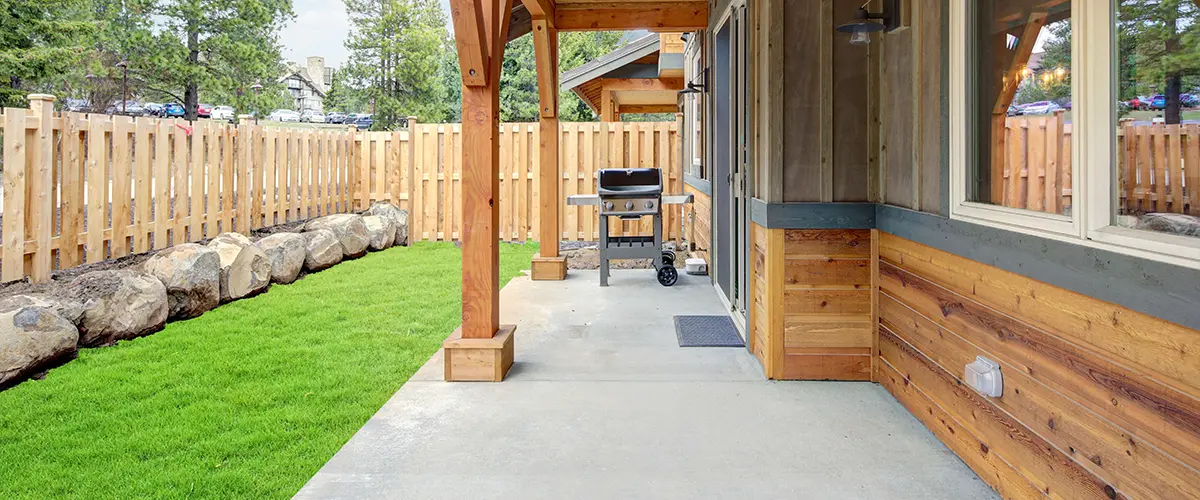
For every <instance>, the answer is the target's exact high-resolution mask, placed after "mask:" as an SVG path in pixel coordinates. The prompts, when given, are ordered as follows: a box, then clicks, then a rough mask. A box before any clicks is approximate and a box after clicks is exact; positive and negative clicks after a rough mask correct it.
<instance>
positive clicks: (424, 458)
mask: <svg viewBox="0 0 1200 500" xmlns="http://www.w3.org/2000/svg"><path fill="white" fill-rule="evenodd" d="M571 273H572V274H571V276H570V278H569V279H568V280H567V281H565V282H537V283H535V282H532V281H530V280H529V279H528V278H518V279H515V280H513V281H512V282H511V283H510V284H509V285H508V286H507V287H506V288H505V289H504V290H503V292H502V293H501V302H502V308H503V309H502V311H503V314H502V319H503V322H505V323H516V324H518V325H519V327H518V328H517V337H516V357H517V364H516V365H514V366H513V369H512V371H511V372H510V375H509V378H508V380H506V381H505V382H503V383H500V384H467V383H460V384H448V383H444V382H442V381H441V374H442V358H441V355H440V354H439V355H437V356H434V357H433V359H431V360H430V361H429V362H428V363H427V364H426V365H425V366H424V368H422V369H421V370H420V371H419V372H418V373H417V375H415V376H414V377H413V379H412V380H410V381H409V382H408V383H407V384H405V385H404V387H403V388H401V389H400V391H399V392H397V393H396V395H395V396H393V397H392V399H391V400H390V401H388V403H387V404H386V405H385V406H384V407H383V408H382V409H380V410H379V412H378V413H377V414H376V415H375V416H374V417H372V418H371V420H370V421H369V422H367V424H366V425H365V426H363V428H362V429H361V430H359V431H358V433H357V434H356V435H355V436H354V437H353V438H352V439H351V440H350V442H348V443H347V444H346V445H345V446H344V447H343V448H342V449H341V451H339V452H338V453H337V455H336V456H334V457H333V459H332V460H330V461H329V463H327V464H325V466H324V467H323V468H322V469H321V471H320V472H319V473H318V474H317V475H316V476H314V477H313V478H312V479H311V480H310V481H309V482H308V484H307V485H306V486H305V487H304V489H303V490H301V491H300V492H299V493H298V494H297V498H405V499H410V498H421V499H425V498H447V499H467V498H470V499H483V498H522V499H525V498H547V499H564V498H571V499H578V498H653V499H667V498H689V499H690V498H738V499H742V498H839V499H844V498H872V499H883V498H913V499H917V498H920V499H936V498H946V499H964V498H971V499H975V498H994V497H995V495H994V494H993V493H992V491H991V490H990V489H989V488H988V487H987V486H986V485H985V484H984V483H983V482H982V481H980V480H979V479H978V478H977V477H976V476H975V474H973V473H972V472H971V470H970V469H968V468H967V467H966V466H965V465H964V464H963V463H962V462H961V461H959V459H958V458H957V457H955V456H954V455H953V454H952V453H950V452H949V451H948V450H947V449H946V448H945V447H944V446H942V445H941V444H940V443H939V442H938V441H937V440H936V439H935V438H934V437H933V435H932V434H930V433H929V431H927V430H926V429H925V428H924V427H922V426H921V424H920V423H919V422H918V421H917V420H916V419H915V418H913V417H912V416H911V415H909V414H908V412H907V411H905V409H904V408H903V407H901V406H900V404H899V403H897V402H896V401H895V400H894V399H893V398H892V397H891V396H890V395H888V393H887V392H886V391H884V390H883V389H882V388H881V387H880V386H878V385H875V384H869V383H835V382H768V381H766V380H764V379H763V376H762V369H761V368H760V367H759V366H758V362H757V361H756V360H755V359H754V358H753V357H752V356H751V355H750V354H749V353H748V352H747V351H746V350H744V349H738V348H723V349H722V348H689V349H683V348H680V347H678V346H677V344H676V339H675V331H674V326H673V323H672V315H675V314H721V313H722V310H723V308H722V306H721V304H720V301H719V299H718V298H717V295H716V293H715V292H714V291H713V288H712V286H711V285H710V284H709V282H708V280H707V278H698V277H691V276H684V277H681V279H680V283H679V284H677V285H676V286H675V287H673V288H662V287H660V286H659V285H658V284H657V282H655V281H654V278H653V275H652V273H651V272H650V271H646V270H641V271H615V272H614V275H613V279H612V281H611V284H612V286H610V287H608V288H600V287H599V286H598V285H597V283H598V274H597V273H596V272H595V271H593V272H587V271H572V272H571Z"/></svg>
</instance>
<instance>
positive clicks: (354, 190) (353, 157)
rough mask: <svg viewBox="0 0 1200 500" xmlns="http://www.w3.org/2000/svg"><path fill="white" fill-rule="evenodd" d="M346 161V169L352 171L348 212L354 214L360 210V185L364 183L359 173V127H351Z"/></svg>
mask: <svg viewBox="0 0 1200 500" xmlns="http://www.w3.org/2000/svg"><path fill="white" fill-rule="evenodd" d="M346 159H347V160H348V161H347V162H346V167H347V169H348V170H349V171H350V181H349V184H350V185H349V186H347V188H348V191H349V193H348V197H349V199H350V202H349V203H348V204H347V205H349V207H350V208H349V210H347V212H353V211H354V210H357V209H358V195H359V188H358V184H359V183H360V182H362V172H359V168H358V125H353V124H351V125H350V140H349V145H348V146H347V147H346Z"/></svg>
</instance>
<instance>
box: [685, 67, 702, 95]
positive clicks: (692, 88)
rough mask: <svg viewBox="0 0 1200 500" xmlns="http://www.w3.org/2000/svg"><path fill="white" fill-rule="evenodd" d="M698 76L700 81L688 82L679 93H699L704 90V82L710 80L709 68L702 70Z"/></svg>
mask: <svg viewBox="0 0 1200 500" xmlns="http://www.w3.org/2000/svg"><path fill="white" fill-rule="evenodd" d="M698 78H699V79H700V83H696V82H688V84H687V87H686V88H684V89H683V90H680V91H679V95H688V94H699V93H701V92H704V84H705V83H707V80H708V68H704V69H703V70H701V71H700V75H699V76H698Z"/></svg>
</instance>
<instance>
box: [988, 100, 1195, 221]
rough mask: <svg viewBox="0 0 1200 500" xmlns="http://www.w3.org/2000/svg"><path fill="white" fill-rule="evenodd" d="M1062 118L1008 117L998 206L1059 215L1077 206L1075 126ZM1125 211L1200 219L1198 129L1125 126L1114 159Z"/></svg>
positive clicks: (1058, 115) (1130, 123) (1190, 126)
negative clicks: (1073, 152) (1073, 155)
mask: <svg viewBox="0 0 1200 500" xmlns="http://www.w3.org/2000/svg"><path fill="white" fill-rule="evenodd" d="M1063 117H1064V114H1063V113H1062V112H1059V113H1056V114H1055V115H1052V116H1028V117H1025V116H1023V117H1009V118H1008V120H1007V126H1006V127H1005V140H1004V147H1005V148H1006V151H1005V155H1004V156H1005V167H1004V172H1003V185H1002V193H1003V199H1002V202H1001V204H1002V205H1003V206H1006V207H1013V208H1026V209H1030V210H1038V211H1045V212H1050V213H1062V212H1063V211H1064V210H1065V209H1067V208H1068V207H1071V204H1072V199H1071V198H1072V193H1073V185H1072V182H1073V180H1072V171H1071V166H1072V161H1071V147H1072V141H1073V136H1074V134H1073V130H1074V126H1073V124H1071V123H1066V122H1065V120H1064V119H1063ZM1113 158H1115V160H1116V163H1117V171H1116V172H1115V180H1116V183H1117V194H1118V196H1119V199H1118V200H1117V201H1116V203H1117V204H1118V206H1119V207H1121V208H1122V212H1123V213H1124V214H1128V215H1138V214H1144V213H1150V212H1171V213H1181V214H1189V215H1196V216H1200V201H1197V200H1200V124H1190V123H1185V124H1179V125H1165V124H1161V123H1150V124H1148V123H1145V122H1135V121H1132V120H1122V122H1121V124H1120V126H1119V127H1118V129H1117V141H1116V145H1115V151H1114V154H1113Z"/></svg>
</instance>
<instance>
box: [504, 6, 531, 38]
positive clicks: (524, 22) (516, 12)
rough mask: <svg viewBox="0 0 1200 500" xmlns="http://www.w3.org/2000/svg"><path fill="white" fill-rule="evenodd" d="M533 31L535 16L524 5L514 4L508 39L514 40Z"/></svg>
mask: <svg viewBox="0 0 1200 500" xmlns="http://www.w3.org/2000/svg"><path fill="white" fill-rule="evenodd" d="M531 32H533V16H532V15H531V14H530V13H529V11H528V10H526V9H525V6H524V5H517V6H514V7H513V9H512V20H510V21H509V22H508V41H510V42H511V41H513V40H516V39H518V38H521V37H523V36H525V35H528V34H529V33H531Z"/></svg>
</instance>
